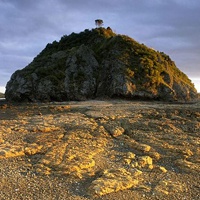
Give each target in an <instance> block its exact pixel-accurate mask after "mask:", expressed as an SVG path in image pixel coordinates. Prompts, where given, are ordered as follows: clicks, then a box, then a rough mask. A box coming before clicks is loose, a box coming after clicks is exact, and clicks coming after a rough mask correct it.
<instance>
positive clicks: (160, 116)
mask: <svg viewBox="0 0 200 200" xmlns="http://www.w3.org/2000/svg"><path fill="white" fill-rule="evenodd" d="M1 111H2V112H0V170H1V172H2V173H1V175H2V180H1V182H2V184H0V196H2V195H4V194H5V195H4V197H5V199H20V198H23V199H26V198H27V196H28V197H30V198H32V197H33V198H34V197H35V194H36V193H34V192H33V191H37V192H40V193H39V194H40V195H41V194H43V192H44V191H47V188H48V190H49V191H47V193H45V194H48V195H49V196H48V197H51V198H52V199H57V198H59V197H61V196H60V194H58V195H57V196H55V195H54V194H55V191H57V190H59V189H60V190H59V191H60V193H62V194H63V195H65V196H62V197H63V199H74V198H75V199H82V197H83V198H84V199H86V198H88V199H91V200H92V199H96V197H95V195H99V196H101V197H97V198H100V199H117V198H118V197H119V196H120V198H121V199H130V198H131V199H134V198H135V199H142V200H145V199H184V198H186V199H199V169H200V166H199V163H200V160H199V157H200V156H199V155H200V148H199V144H200V143H199V142H200V141H199V131H200V126H199V121H200V114H199V103H194V104H171V103H170V104H167V103H161V102H149V101H148V102H143V101H142V102H141V101H122V100H112V101H111V100H110V101H97V100H93V101H76V102H63V103H59V102H54V103H50V104H49V103H46V104H44V103H31V104H19V105H15V104H13V105H12V106H11V105H10V104H8V107H7V108H6V109H3V110H1ZM115 130H117V131H116V133H115ZM115 134H116V135H115ZM114 135H115V137H113V136H114ZM57 181H59V182H57ZM36 183H37V184H36ZM54 183H56V185H54ZM43 184H47V185H48V186H47V187H46V185H45V186H44V185H43ZM16 186H17V188H16ZM55 186H56V187H55ZM40 187H42V189H41V190H40ZM13 188H14V191H15V189H18V188H19V190H18V191H17V192H16V191H15V192H13ZM24 188H27V190H24ZM33 188H34V190H33ZM124 190H125V191H124ZM118 191H119V192H118ZM48 192H49V193H48ZM7 194H9V197H8V196H6V195H7ZM39 194H38V196H37V198H40V195H39ZM88 194H90V195H91V196H89V195H88ZM102 195H105V196H102ZM46 196H47V195H45V196H44V198H43V199H45V198H46ZM66 196H67V197H66ZM64 197H65V198H64ZM120 198H119V199H120Z"/></svg>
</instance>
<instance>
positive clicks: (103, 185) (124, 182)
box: [90, 168, 138, 196]
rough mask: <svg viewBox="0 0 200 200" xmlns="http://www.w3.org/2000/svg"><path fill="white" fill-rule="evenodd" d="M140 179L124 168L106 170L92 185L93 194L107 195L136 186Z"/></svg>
mask: <svg viewBox="0 0 200 200" xmlns="http://www.w3.org/2000/svg"><path fill="white" fill-rule="evenodd" d="M137 184H138V180H137V179H135V178H134V177H132V176H131V173H130V172H128V171H126V170H125V169H123V168H119V169H108V170H105V171H104V172H103V174H102V176H101V177H100V178H98V179H96V180H94V181H93V182H92V184H91V186H90V194H91V195H100V196H102V195H105V194H109V193H112V192H117V191H119V190H125V189H128V188H131V187H133V186H136V185H137Z"/></svg>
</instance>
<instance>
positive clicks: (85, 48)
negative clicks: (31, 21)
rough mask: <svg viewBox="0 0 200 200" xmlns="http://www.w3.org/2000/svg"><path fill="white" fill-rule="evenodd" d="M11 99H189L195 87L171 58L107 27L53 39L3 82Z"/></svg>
mask: <svg viewBox="0 0 200 200" xmlns="http://www.w3.org/2000/svg"><path fill="white" fill-rule="evenodd" d="M5 96H6V99H7V100H10V101H66V100H86V99H91V98H96V97H97V98H98V97H111V98H113V97H122V98H130V99H135V98H142V99H146V98H148V99H158V100H166V101H176V100H184V101H187V100H192V99H195V98H196V97H197V91H196V89H195V88H194V85H193V84H192V83H191V81H190V80H189V79H188V77H187V76H186V75H185V74H184V73H183V72H181V71H180V70H179V69H178V68H177V67H176V66H175V63H174V62H173V61H172V60H171V59H170V57H169V56H168V55H166V54H164V53H162V52H158V51H155V50H153V49H151V48H148V47H146V46H145V45H143V44H139V43H138V42H136V41H135V40H133V39H131V38H130V37H128V36H124V35H117V34H115V33H113V32H112V30H111V29H110V28H107V29H104V28H98V29H93V30H91V31H89V30H85V31H84V32H81V33H79V34H75V33H72V34H71V35H69V36H63V37H62V38H61V40H60V41H59V42H56V41H54V42H53V43H52V44H48V45H47V46H46V48H45V49H44V50H43V51H42V52H41V53H40V54H39V55H38V56H36V57H35V58H34V60H33V61H32V62H31V63H30V64H29V65H28V66H27V67H25V68H24V69H22V70H18V71H16V72H15V73H14V74H13V75H12V76H11V79H10V81H9V82H8V83H7V86H6V93H5Z"/></svg>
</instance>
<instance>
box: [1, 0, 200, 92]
mask: <svg viewBox="0 0 200 200" xmlns="http://www.w3.org/2000/svg"><path fill="white" fill-rule="evenodd" d="M98 18H100V19H102V20H103V21H104V26H105V27H107V26H110V27H111V28H112V29H113V30H114V31H115V32H116V33H119V34H125V35H128V36H130V37H132V38H134V39H135V40H137V41H138V42H140V43H144V44H146V45H147V46H149V47H152V48H154V49H156V50H159V51H163V52H165V53H166V54H168V55H169V56H170V57H171V58H172V60H174V61H175V63H176V65H177V67H178V68H179V69H180V70H182V71H183V72H184V73H186V74H187V75H188V76H189V78H190V79H191V80H192V82H193V83H194V84H195V86H196V88H197V89H198V91H199V92H200V1H199V0H0V91H4V88H5V85H6V83H7V81H9V79H10V76H11V75H12V73H14V72H15V71H16V70H18V69H22V68H24V67H25V66H26V65H27V64H28V63H30V62H31V61H32V60H33V58H34V57H35V56H36V55H37V54H39V53H40V51H41V50H42V49H43V48H44V47H45V46H46V44H47V43H51V42H53V41H54V40H57V41H58V40H60V38H61V37H62V36H63V35H68V34H70V33H71V32H76V33H79V32H81V31H83V30H85V29H92V28H95V23H94V21H95V19H98Z"/></svg>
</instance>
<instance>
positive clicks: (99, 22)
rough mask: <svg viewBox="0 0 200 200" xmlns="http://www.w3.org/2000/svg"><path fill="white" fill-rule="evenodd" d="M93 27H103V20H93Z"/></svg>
mask: <svg viewBox="0 0 200 200" xmlns="http://www.w3.org/2000/svg"><path fill="white" fill-rule="evenodd" d="M95 25H96V26H97V27H102V26H103V20H102V19H96V20H95Z"/></svg>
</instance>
